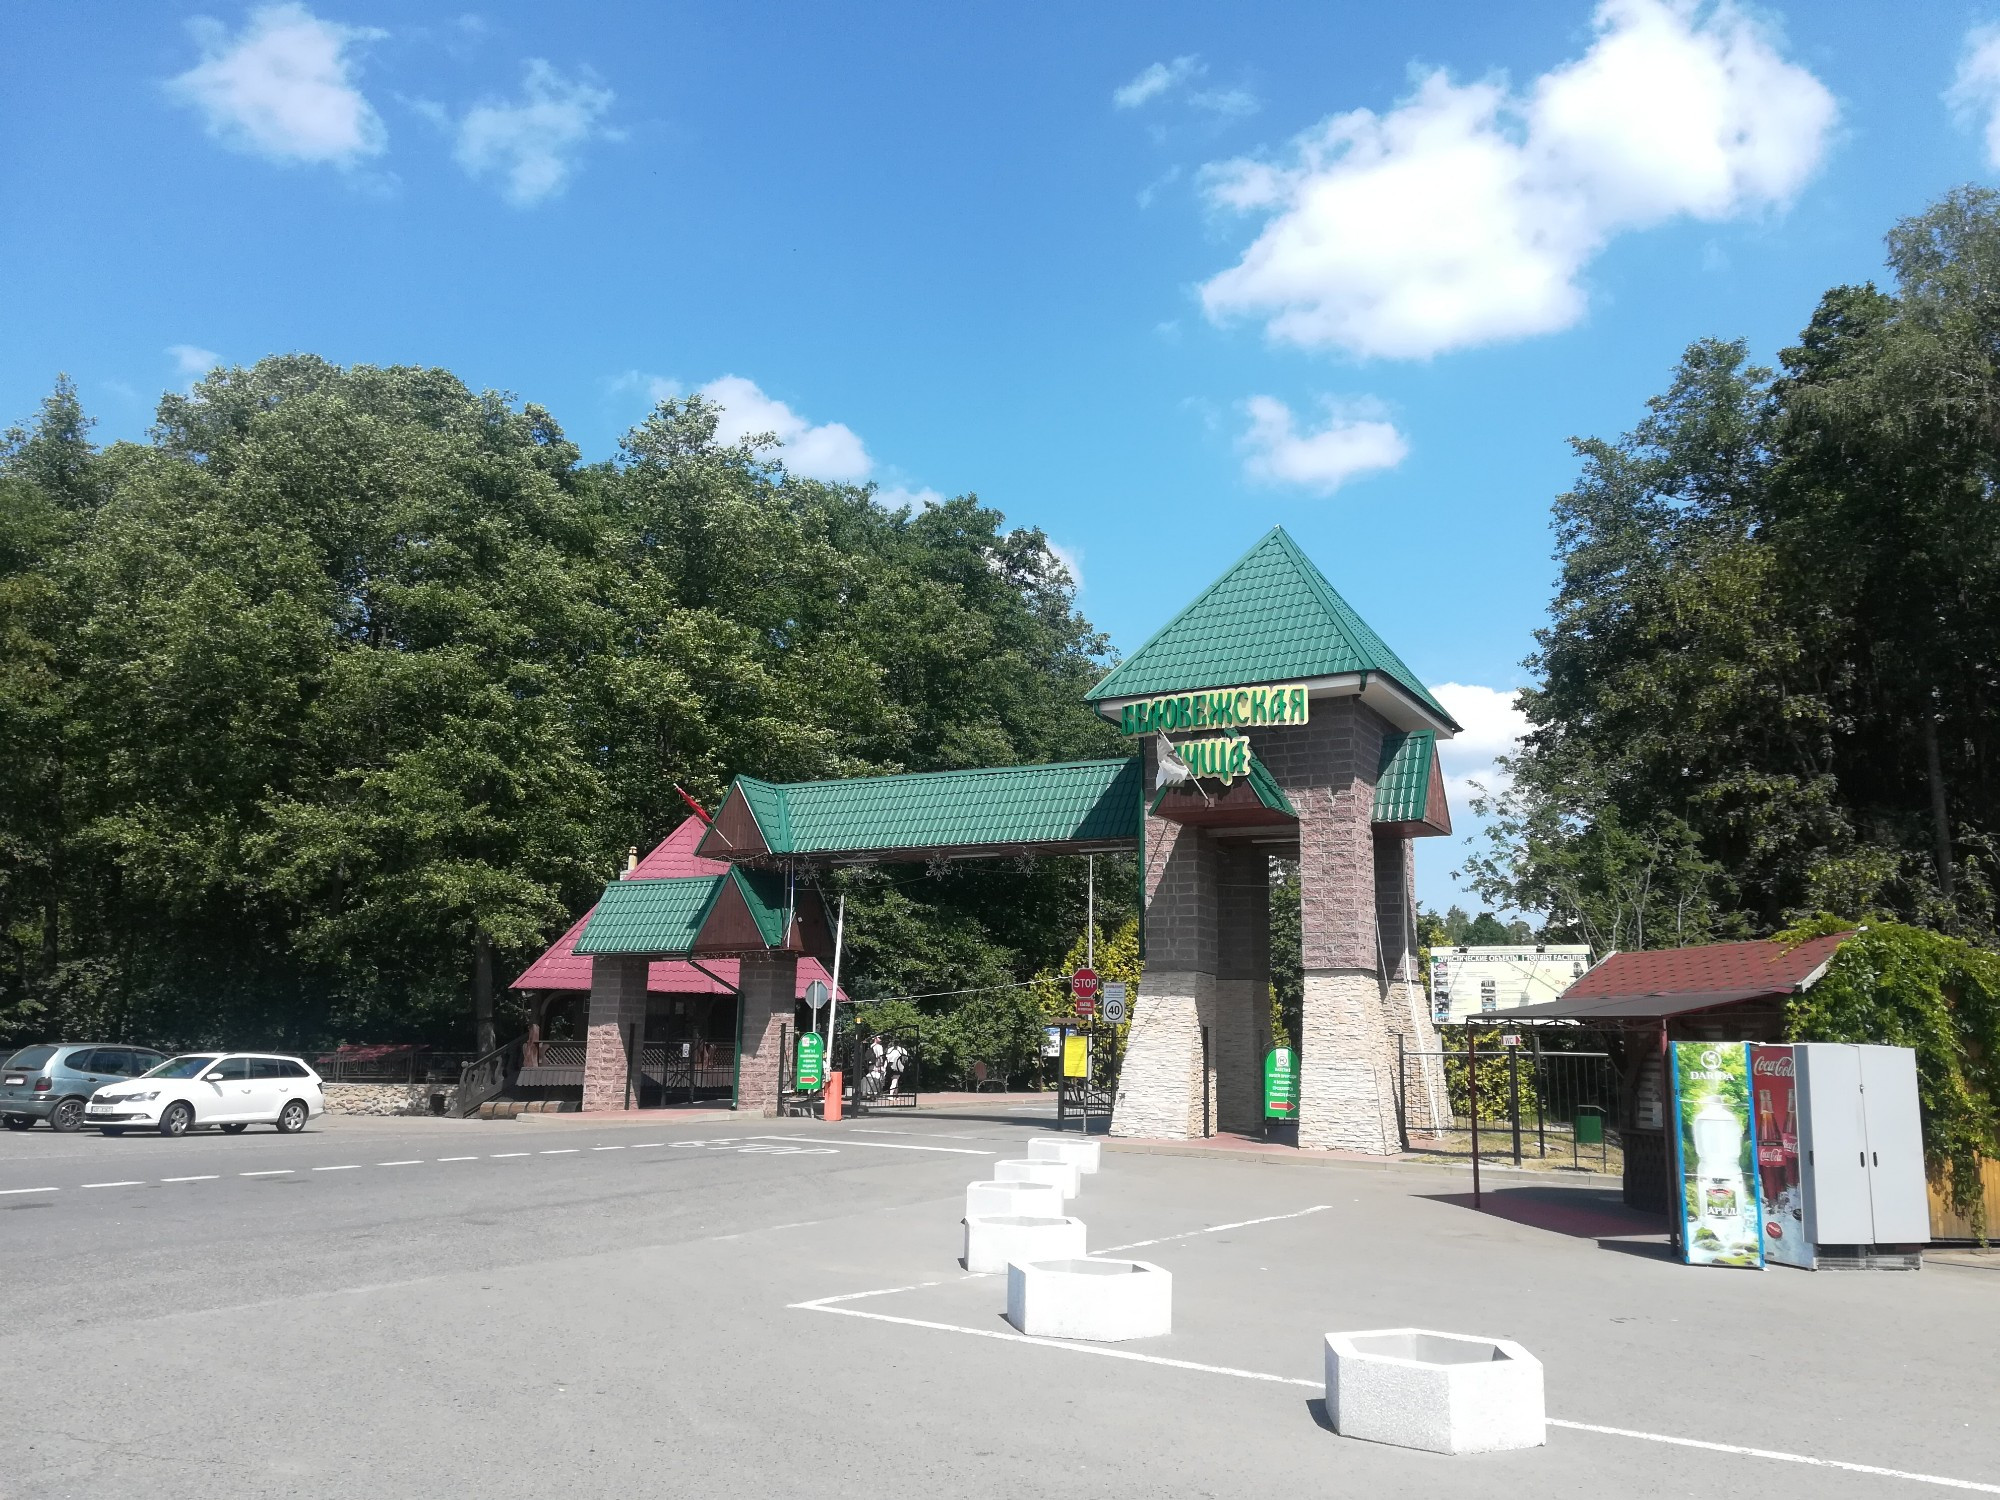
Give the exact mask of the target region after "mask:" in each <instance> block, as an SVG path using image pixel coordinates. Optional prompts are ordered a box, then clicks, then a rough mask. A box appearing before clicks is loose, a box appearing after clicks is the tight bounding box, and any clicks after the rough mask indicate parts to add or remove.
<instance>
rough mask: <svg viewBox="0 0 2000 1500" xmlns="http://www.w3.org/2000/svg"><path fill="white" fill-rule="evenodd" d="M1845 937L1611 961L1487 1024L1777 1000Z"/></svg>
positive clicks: (1652, 1016)
mask: <svg viewBox="0 0 2000 1500" xmlns="http://www.w3.org/2000/svg"><path fill="white" fill-rule="evenodd" d="M1852 936H1853V934H1852V933H1850V932H1838V933H1834V934H1832V935H1830V936H1828V937H1821V938H1813V939H1811V940H1809V941H1807V942H1803V943H1799V944H1796V945H1793V944H1786V943H1781V942H1778V941H1776V940H1775V939H1766V940H1764V941H1762V942H1755V943H1710V944H1708V945H1707V946H1706V947H1701V948H1659V949H1654V950H1652V951H1650V952H1644V953H1614V954H1612V955H1611V957H1609V958H1607V959H1605V960H1604V962H1603V963H1601V964H1599V965H1598V966H1597V967H1596V968H1594V969H1592V970H1591V971H1590V972H1589V973H1588V974H1586V975H1584V976H1583V978H1581V979H1579V980H1577V982H1576V983H1575V984H1573V985H1571V986H1570V987H1569V988H1568V989H1566V990H1564V991H1563V993H1562V994H1561V995H1560V996H1558V997H1557V998H1556V999H1554V1000H1544V1001H1543V1002H1542V1003H1541V1004H1539V1005H1523V1006H1520V1007H1518V1008H1517V1009H1514V1010H1507V1011H1496V1012H1494V1013H1493V1015H1492V1017H1491V1018H1490V1019H1493V1020H1496V1021H1500V1020H1504V1021H1538V1020H1539V1021H1592V1020H1661V1019H1664V1018H1665V1017H1667V1016H1678V1015H1685V1014H1687V1013H1688V1012H1690V1011H1697V1010H1712V1009H1714V1008H1715V1007H1716V1006H1718V1005H1736V1004H1740V1003H1742V1002H1743V1001H1746V1000H1763V999H1776V998H1779V997H1782V996H1785V995H1792V994H1796V993H1798V992H1799V991H1800V990H1803V989H1806V988H1808V987H1809V986H1811V985H1812V984H1814V983H1815V982H1816V981H1817V980H1818V979H1819V977H1820V975H1821V974H1822V973H1824V972H1825V971H1826V966H1827V964H1828V963H1829V962H1830V961H1831V960H1832V958H1833V955H1834V952H1835V950H1837V949H1838V948H1839V947H1840V945H1841V944H1842V943H1843V942H1845V941H1846V940H1847V939H1848V938H1850V937H1852ZM1481 1019H1488V1018H1486V1017H1481Z"/></svg>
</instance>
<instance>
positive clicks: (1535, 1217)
mask: <svg viewBox="0 0 2000 1500" xmlns="http://www.w3.org/2000/svg"><path fill="white" fill-rule="evenodd" d="M1423 1196H1424V1197H1426V1198H1428V1199H1430V1200H1431V1201H1432V1202H1433V1203H1448V1204H1451V1205H1452V1206H1453V1207H1454V1208H1468V1209H1469V1208H1471V1207H1472V1206H1473V1204H1472V1194H1470V1193H1425V1194H1424V1195H1423ZM1479 1211H1480V1212H1482V1213H1486V1214H1490V1215H1492V1216H1493V1217H1494V1218H1496V1219H1506V1220H1508V1221H1509V1222H1511V1223H1515V1224H1525V1225H1527V1226H1528V1227H1529V1228H1531V1229H1546V1230H1548V1231H1549V1232H1550V1233H1551V1234H1566V1235H1568V1236H1570V1237H1571V1238H1572V1239H1579V1240H1596V1241H1597V1242H1598V1243H1599V1244H1600V1245H1603V1246H1604V1247H1605V1248H1606V1249H1617V1250H1627V1251H1629V1252H1630V1253H1632V1254H1639V1255H1644V1254H1650V1253H1652V1252H1653V1251H1654V1250H1657V1251H1658V1252H1659V1253H1660V1254H1662V1255H1665V1254H1667V1253H1668V1252H1667V1249H1666V1233H1667V1231H1666V1226H1665V1225H1664V1224H1662V1223H1661V1222H1660V1216H1659V1215H1658V1214H1649V1213H1641V1212H1640V1211H1639V1210H1637V1209H1633V1208H1627V1207H1626V1206H1625V1204H1624V1202H1623V1201H1622V1199H1621V1197H1620V1194H1619V1190H1618V1189H1616V1188H1572V1187H1539V1186H1522V1187H1502V1188H1492V1189H1489V1190H1488V1191H1487V1192H1485V1193H1484V1194H1482V1195H1481V1201H1480V1206H1479ZM1635 1239H1637V1240H1645V1239H1657V1240H1658V1241H1659V1243H1658V1245H1646V1244H1643V1243H1641V1244H1631V1245H1628V1244H1626V1243H1624V1242H1625V1241H1629V1240H1635Z"/></svg>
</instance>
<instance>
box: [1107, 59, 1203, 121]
mask: <svg viewBox="0 0 2000 1500" xmlns="http://www.w3.org/2000/svg"><path fill="white" fill-rule="evenodd" d="M1204 71H1205V69H1203V67H1202V65H1201V59H1200V58H1198V57H1192V56H1190V57H1177V58H1175V59H1174V60H1173V61H1172V62H1163V63H1157V62H1156V63H1153V64H1152V65H1151V66H1149V67H1147V68H1144V69H1142V70H1141V71H1140V73H1139V76H1138V77H1136V78H1134V79H1133V80H1132V81H1131V82H1130V83H1127V84H1124V85H1122V86H1121V87H1119V88H1115V89H1113V90H1112V91H1111V102H1112V103H1113V104H1115V105H1117V106H1118V108H1120V109H1137V108H1138V107H1139V106H1140V105H1142V104H1145V103H1147V102H1148V101H1150V100H1153V99H1157V98H1159V97H1160V95H1162V94H1166V93H1171V92H1172V91H1173V90H1174V89H1177V88H1179V87H1180V86H1181V85H1182V84H1184V83H1187V82H1188V81H1189V80H1190V79H1194V78H1199V77H1200V76H1201V74H1202V73H1203V72H1204Z"/></svg>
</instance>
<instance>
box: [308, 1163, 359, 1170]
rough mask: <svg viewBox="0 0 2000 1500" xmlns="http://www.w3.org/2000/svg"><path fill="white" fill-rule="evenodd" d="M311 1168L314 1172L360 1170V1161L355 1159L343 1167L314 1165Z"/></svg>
mask: <svg viewBox="0 0 2000 1500" xmlns="http://www.w3.org/2000/svg"><path fill="white" fill-rule="evenodd" d="M313 1170H314V1171H315V1172H359V1171H360V1170H361V1163H360V1162H358V1161H355V1162H349V1163H348V1164H347V1165H346V1166H344V1167H314V1168H313Z"/></svg>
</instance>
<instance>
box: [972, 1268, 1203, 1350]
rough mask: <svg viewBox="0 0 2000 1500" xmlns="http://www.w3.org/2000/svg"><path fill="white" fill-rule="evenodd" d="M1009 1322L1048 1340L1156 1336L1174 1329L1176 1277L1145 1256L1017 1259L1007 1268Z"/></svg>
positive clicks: (1097, 1340)
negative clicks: (1092, 1258)
mask: <svg viewBox="0 0 2000 1500" xmlns="http://www.w3.org/2000/svg"><path fill="white" fill-rule="evenodd" d="M1007 1321H1008V1322H1009V1323H1012V1324H1013V1325H1014V1326H1015V1327H1016V1328H1018V1329H1020V1331H1021V1332H1023V1333H1028V1334H1035V1335H1039V1336H1041V1337H1045V1338H1056V1339H1089V1340H1091V1341H1093V1342H1095V1343H1117V1342H1119V1341H1120V1340H1123V1339H1148V1338H1157V1337H1159V1336H1160V1335H1161V1334H1166V1333H1171V1332H1173V1327H1174V1278H1173V1276H1172V1275H1171V1274H1169V1273H1168V1272H1166V1271H1163V1270H1161V1269H1160V1268H1159V1267H1158V1266H1156V1265H1154V1264H1152V1263H1151V1262H1150V1261H1143V1260H1087V1259H1079V1260H1039V1261H1025V1262H1024V1261H1018V1260H1017V1261H1014V1262H1012V1263H1010V1264H1009V1265H1008V1267H1007Z"/></svg>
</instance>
